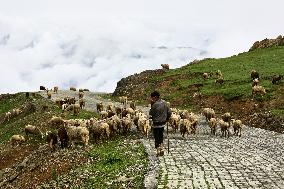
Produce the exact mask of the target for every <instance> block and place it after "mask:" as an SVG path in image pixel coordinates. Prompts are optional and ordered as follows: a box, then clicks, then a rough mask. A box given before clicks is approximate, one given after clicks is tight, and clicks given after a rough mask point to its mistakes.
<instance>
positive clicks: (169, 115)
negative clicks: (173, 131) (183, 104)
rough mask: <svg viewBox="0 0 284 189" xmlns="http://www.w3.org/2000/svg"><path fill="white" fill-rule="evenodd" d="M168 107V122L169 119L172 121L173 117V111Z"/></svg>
mask: <svg viewBox="0 0 284 189" xmlns="http://www.w3.org/2000/svg"><path fill="white" fill-rule="evenodd" d="M166 107H167V121H169V119H170V117H171V115H172V111H171V109H170V108H169V107H168V106H166Z"/></svg>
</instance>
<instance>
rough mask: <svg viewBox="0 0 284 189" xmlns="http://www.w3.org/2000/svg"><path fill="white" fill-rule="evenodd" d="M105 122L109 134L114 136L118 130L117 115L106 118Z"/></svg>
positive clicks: (118, 120) (118, 121)
mask: <svg viewBox="0 0 284 189" xmlns="http://www.w3.org/2000/svg"><path fill="white" fill-rule="evenodd" d="M106 122H107V124H108V125H109V129H110V133H111V134H112V135H115V134H116V133H117V132H118V130H120V119H119V117H118V116H117V115H114V116H112V117H111V118H107V120H106Z"/></svg>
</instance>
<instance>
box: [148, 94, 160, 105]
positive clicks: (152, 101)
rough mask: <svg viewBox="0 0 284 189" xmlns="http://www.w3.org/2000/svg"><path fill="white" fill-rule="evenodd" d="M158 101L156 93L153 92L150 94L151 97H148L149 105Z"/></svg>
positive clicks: (158, 96) (158, 95)
mask: <svg viewBox="0 0 284 189" xmlns="http://www.w3.org/2000/svg"><path fill="white" fill-rule="evenodd" d="M159 99H160V93H159V92H158V91H154V92H152V93H151V96H150V101H151V104H153V103H155V102H156V101H157V100H159Z"/></svg>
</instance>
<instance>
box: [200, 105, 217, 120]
mask: <svg viewBox="0 0 284 189" xmlns="http://www.w3.org/2000/svg"><path fill="white" fill-rule="evenodd" d="M202 113H203V115H204V116H205V118H206V121H209V120H210V119H211V118H212V117H215V111H214V110H213V109H212V108H204V109H203V111H202Z"/></svg>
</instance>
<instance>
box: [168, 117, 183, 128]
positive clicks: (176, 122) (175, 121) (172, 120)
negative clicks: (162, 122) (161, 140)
mask: <svg viewBox="0 0 284 189" xmlns="http://www.w3.org/2000/svg"><path fill="white" fill-rule="evenodd" d="M180 119H181V118H180V115H178V114H176V113H172V115H171V117H170V119H169V124H170V126H171V127H172V128H173V130H174V132H176V131H177V130H178V127H179V121H180Z"/></svg>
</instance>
